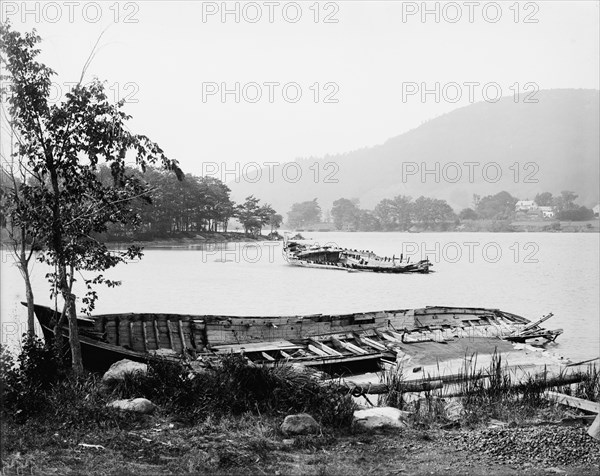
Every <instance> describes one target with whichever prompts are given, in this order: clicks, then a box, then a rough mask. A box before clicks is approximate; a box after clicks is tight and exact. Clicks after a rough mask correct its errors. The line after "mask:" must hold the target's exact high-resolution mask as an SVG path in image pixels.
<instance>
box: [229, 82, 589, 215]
mask: <svg viewBox="0 0 600 476" xmlns="http://www.w3.org/2000/svg"><path fill="white" fill-rule="evenodd" d="M536 98H537V99H538V102H537V103H526V102H524V101H523V99H524V98H523V97H520V98H518V101H517V102H515V100H514V98H513V97H505V98H502V99H501V100H500V101H498V102H497V103H488V102H480V103H475V104H471V105H469V106H466V107H462V108H459V109H456V110H454V111H452V112H450V113H447V114H445V115H442V116H440V117H437V118H435V119H432V120H430V121H428V122H427V123H424V124H422V125H421V126H419V127H417V128H415V129H413V130H411V131H408V132H406V133H404V134H401V135H399V136H396V137H393V138H391V139H389V140H388V141H387V142H385V143H384V144H381V145H377V146H374V147H367V148H364V149H360V150H356V151H353V152H348V153H344V154H338V155H334V156H327V157H323V158H318V159H313V158H310V159H298V160H296V161H295V162H296V163H295V164H294V165H290V166H288V168H287V170H286V171H287V175H288V177H289V178H290V179H291V180H284V179H283V178H282V174H281V168H279V169H278V170H277V173H276V174H274V177H275V180H274V181H273V183H269V180H268V178H267V177H268V173H267V171H265V173H263V175H262V179H261V180H260V181H258V182H256V183H251V182H250V181H244V180H241V181H240V183H237V184H231V188H232V192H233V194H234V195H235V197H234V198H236V199H241V198H243V197H245V196H247V195H250V194H255V195H257V196H259V197H261V199H263V200H265V201H266V202H269V203H271V204H272V205H273V207H274V208H275V209H276V210H278V211H279V212H281V213H287V211H288V210H289V208H290V205H291V204H292V203H294V202H300V201H305V200H312V199H313V198H315V197H318V198H319V203H320V204H321V207H322V208H323V209H327V208H330V207H331V203H332V202H333V201H334V200H336V199H338V198H340V197H346V198H358V199H359V200H360V204H361V207H364V208H371V207H373V206H374V205H376V204H377V202H379V201H380V200H381V199H383V198H388V197H393V196H395V195H398V194H404V195H410V196H412V197H413V198H416V197H418V196H420V195H425V196H430V197H433V198H440V199H445V200H447V201H448V203H450V205H452V206H453V207H454V208H455V210H457V211H458V210H459V209H461V208H464V207H468V206H470V205H471V203H472V197H473V194H479V195H482V196H483V195H491V194H495V193H497V192H499V191H501V190H506V191H508V192H510V193H511V194H513V195H515V196H517V197H518V198H521V199H527V198H530V199H533V197H534V196H535V194H536V193H539V192H542V191H550V192H552V193H554V194H557V193H559V192H560V191H561V190H573V191H575V192H576V193H578V194H579V197H580V198H579V200H578V202H579V203H580V204H583V205H586V206H590V207H591V206H593V205H595V204H596V203H598V199H599V174H600V170H599V157H600V150H599V149H600V148H599V131H600V124H599V104H600V98H599V91H597V90H574V89H562V90H546V91H540V92H539V93H537V95H536ZM315 163H316V164H317V167H315ZM317 168H318V170H319V171H320V173H319V177H318V179H317V180H316V176H315V170H316V169H317ZM299 170H301V171H302V178H301V179H300V180H298V181H297V182H295V183H293V180H294V179H295V177H296V175H297V172H298V171H299Z"/></svg>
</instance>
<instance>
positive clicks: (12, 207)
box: [0, 134, 39, 335]
mask: <svg viewBox="0 0 600 476" xmlns="http://www.w3.org/2000/svg"><path fill="white" fill-rule="evenodd" d="M12 145H13V144H12V134H11V157H10V160H6V161H5V163H6V165H7V167H6V168H4V167H2V168H1V169H0V210H1V211H2V214H1V223H0V224H1V226H2V228H4V229H5V230H6V231H7V234H8V244H9V246H10V249H11V251H12V253H13V255H14V257H15V262H16V265H17V268H18V269H19V272H20V273H21V276H22V277H23V281H24V282H25V296H26V301H27V333H28V334H30V335H35V315H34V307H33V306H34V302H35V301H34V296H33V287H32V286H31V276H30V272H29V265H30V263H31V259H32V258H33V253H34V252H35V250H36V249H37V248H38V247H39V244H38V231H37V230H36V228H35V227H32V223H31V222H29V220H28V218H27V197H26V195H25V193H26V190H24V188H23V184H24V182H25V180H26V171H25V168H24V166H23V162H22V161H21V160H20V159H19V158H15V157H14V154H13V152H12ZM2 159H3V161H4V159H5V158H4V157H2ZM15 159H16V160H15Z"/></svg>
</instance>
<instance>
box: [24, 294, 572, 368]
mask: <svg viewBox="0 0 600 476" xmlns="http://www.w3.org/2000/svg"><path fill="white" fill-rule="evenodd" d="M35 314H36V317H37V319H38V321H39V322H40V324H41V326H42V330H43V333H44V338H45V339H46V342H51V341H52V340H53V339H54V331H53V329H54V325H55V322H56V319H57V318H58V317H59V314H58V313H57V312H56V311H54V310H53V309H51V308H48V307H45V306H40V305H36V306H35ZM545 319H547V316H545V317H544V318H542V320H540V321H537V322H533V323H532V322H530V321H528V320H527V319H525V318H523V317H520V316H517V315H515V314H511V313H508V312H503V311H500V310H498V309H484V308H458V307H439V306H434V307H425V308H420V309H400V310H391V311H376V312H361V313H352V314H334V315H324V314H316V315H305V316H280V317H241V316H217V315H182V314H161V313H145V314H140V313H124V314H104V315H98V316H93V317H79V318H78V329H79V335H80V341H81V347H82V357H83V362H84V366H85V367H86V368H88V369H90V370H96V371H103V370H106V369H107V368H108V367H109V366H110V365H111V364H113V363H114V362H117V361H119V360H121V359H131V360H136V361H146V360H148V359H152V358H157V357H162V358H167V359H181V358H185V359H187V360H189V361H191V362H203V361H205V360H206V359H211V358H213V357H215V356H218V355H220V354H221V355H222V354H227V353H237V354H242V355H243V356H244V357H245V358H246V359H247V360H248V361H249V362H251V363H253V364H257V365H274V364H276V363H278V362H282V361H287V362H291V363H294V364H299V365H301V366H304V367H316V368H317V369H319V370H324V371H327V372H329V373H331V374H344V373H345V374H348V373H360V372H365V371H369V370H377V369H379V368H381V366H382V365H386V364H387V365H389V364H394V363H398V362H407V361H411V362H412V365H413V366H414V367H415V368H416V367H418V366H422V364H423V362H424V358H423V357H427V355H428V353H429V354H430V352H429V351H428V349H433V348H434V347H435V348H436V349H438V350H439V349H442V350H443V352H445V353H442V354H439V355H441V356H442V357H443V359H448V360H450V359H460V358H462V357H464V355H465V353H466V352H467V353H468V352H469V350H468V349H469V348H471V349H472V350H473V351H477V352H484V353H487V354H491V353H492V352H494V351H495V348H498V347H502V348H503V349H513V348H514V347H515V346H519V345H521V346H522V345H523V344H517V343H514V342H513V341H515V340H523V341H528V340H531V339H539V338H540V336H542V338H543V337H544V335H545V334H544V332H546V333H547V336H546V339H545V340H548V341H551V340H554V339H555V338H556V336H557V335H558V334H560V333H561V332H562V331H561V330H555V331H544V330H543V329H541V328H540V327H539V323H540V322H542V321H543V320H545ZM61 332H62V333H63V335H68V328H67V327H65V328H63V329H61ZM529 336H531V337H529ZM425 360H426V359H425Z"/></svg>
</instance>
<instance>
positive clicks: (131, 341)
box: [129, 321, 134, 349]
mask: <svg viewBox="0 0 600 476" xmlns="http://www.w3.org/2000/svg"><path fill="white" fill-rule="evenodd" d="M129 346H130V347H131V348H132V349H133V348H134V347H133V321H129Z"/></svg>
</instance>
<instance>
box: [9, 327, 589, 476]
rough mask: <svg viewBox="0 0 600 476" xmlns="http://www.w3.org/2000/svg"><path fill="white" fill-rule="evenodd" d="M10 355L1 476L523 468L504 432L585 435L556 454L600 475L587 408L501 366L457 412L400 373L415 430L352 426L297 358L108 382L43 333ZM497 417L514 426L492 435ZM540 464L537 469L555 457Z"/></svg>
mask: <svg viewBox="0 0 600 476" xmlns="http://www.w3.org/2000/svg"><path fill="white" fill-rule="evenodd" d="M1 356H2V358H1V359H0V364H1V365H0V377H1V383H2V390H3V392H2V398H3V401H2V432H1V434H2V441H1V443H2V464H3V466H2V472H1V473H0V474H3V475H4V474H7V475H8V474H115V475H116V474H119V475H121V474H282V475H283V474H320V475H334V474H369V473H371V474H430V473H433V474H457V473H458V472H462V473H463V474H484V473H485V474H521V472H522V469H523V464H525V463H524V462H523V461H529V460H525V459H523V458H528V455H527V454H526V453H525V454H524V455H521V456H519V454H518V453H519V448H516V449H514V450H511V451H512V452H513V453H515V455H512V454H511V457H510V458H508V457H505V456H504V455H502V454H499V453H494V451H500V449H499V447H498V445H496V444H495V443H494V441H495V440H494V439H497V438H504V439H507V438H510V440H511V441H512V440H513V439H514V438H516V437H519V436H520V435H521V437H522V435H526V436H527V435H529V436H527V437H528V438H530V439H533V440H535V441H544V438H546V439H548V441H550V440H551V439H552V438H556V437H557V435H558V436H559V437H560V438H562V440H561V441H562V442H563V443H562V444H565V441H566V439H568V438H570V439H573V438H575V440H576V441H575V442H574V443H573V444H574V445H576V447H577V448H578V449H577V451H572V452H571V453H569V454H572V455H573V457H572V458H571V459H568V458H567V459H566V460H565V459H560V460H557V461H559V462H560V464H561V466H560V467H561V468H566V469H568V470H569V471H571V472H573V474H595V468H596V467H595V466H594V464H596V465H597V463H598V461H597V460H598V452H597V450H598V449H599V446H598V444H597V443H596V442H594V441H593V440H591V439H590V438H589V437H587V435H585V434H584V433H585V430H584V428H583V426H580V427H578V428H573V427H570V426H569V427H562V426H560V422H561V421H562V420H564V419H565V417H570V418H571V419H573V417H576V418H582V417H581V416H576V415H575V414H574V413H573V412H571V411H565V410H563V409H561V408H559V407H557V406H556V405H553V404H550V403H548V402H547V401H545V400H543V399H542V398H541V393H542V392H543V390H540V389H539V388H538V389H537V390H536V388H537V387H536V388H534V385H533V384H532V385H531V386H528V388H527V392H525V393H523V392H516V391H515V392H513V391H510V390H509V388H508V387H509V385H508V384H509V383H510V381H509V380H507V377H506V376H505V375H504V374H503V373H502V371H500V370H499V369H500V367H499V366H498V365H496V366H495V367H494V369H492V368H490V371H493V373H494V375H497V376H499V379H496V380H493V379H492V381H491V383H490V384H486V385H484V384H482V383H481V382H482V380H483V379H474V380H473V381H471V382H469V380H470V379H465V382H464V383H463V384H461V385H463V388H464V389H465V390H468V394H467V395H466V396H465V397H464V398H462V399H461V404H462V406H463V409H462V411H461V412H460V415H459V416H458V418H453V417H452V415H450V412H449V411H448V410H449V408H450V407H448V405H446V404H445V401H444V399H443V398H442V397H441V396H440V395H439V394H436V393H435V392H433V391H432V392H428V393H427V392H426V393H425V394H424V397H423V398H419V399H413V400H410V399H408V398H406V397H407V395H408V394H404V393H403V392H402V382H401V381H396V384H399V385H396V387H395V389H396V390H394V391H393V392H390V393H389V394H388V395H385V396H384V397H383V400H382V402H380V403H382V404H387V405H392V406H397V407H402V408H403V409H405V410H409V411H410V417H409V425H408V426H407V427H406V428H404V429H387V430H385V429H384V430H379V431H378V432H365V431H359V430H357V429H355V428H353V427H352V424H351V423H352V415H353V412H354V410H355V409H356V404H355V401H354V399H353V398H352V397H351V396H350V395H349V394H348V393H346V392H341V391H340V390H339V387H338V386H337V385H335V382H334V383H333V384H329V385H327V384H324V383H323V382H319V381H317V380H315V379H314V378H313V377H309V376H308V375H307V374H305V373H303V372H298V371H296V370H294V369H292V368H291V367H289V366H280V367H275V368H270V369H267V368H261V367H252V366H248V365H247V364H246V363H245V362H244V361H243V360H242V359H240V358H239V357H235V356H227V357H224V358H223V359H222V360H220V361H218V362H217V363H216V364H215V366H214V368H213V369H212V370H210V371H207V372H206V373H202V374H194V373H192V372H190V371H189V369H187V368H186V367H185V366H182V365H177V364H173V363H167V362H160V361H159V362H151V363H149V369H148V373H147V374H146V375H140V374H136V375H133V376H130V377H128V378H126V379H125V380H124V381H122V382H119V383H112V384H106V383H103V382H102V380H101V378H100V376H98V375H94V374H86V375H84V376H80V377H75V376H72V375H71V374H69V373H68V372H64V371H61V370H60V365H59V362H57V360H56V358H55V357H54V352H53V351H52V349H48V348H46V347H45V346H44V345H43V344H42V342H40V341H39V340H37V339H33V338H27V339H25V341H24V343H23V349H22V352H21V353H20V354H19V356H17V357H16V358H15V357H13V356H12V355H11V354H10V353H8V352H6V351H3V352H2V353H1ZM393 375H394V374H388V375H387V377H386V378H388V379H389V378H393ZM473 377H475V375H473ZM494 378H495V377H494ZM488 381H489V380H488ZM389 383H392V382H389ZM468 386H471V388H467V387H468ZM599 388H600V379H599V374H598V370H597V368H595V367H591V368H590V369H589V371H588V372H587V377H586V379H585V380H584V381H583V382H582V383H581V384H579V385H578V386H574V387H573V388H572V392H573V393H575V394H577V395H580V396H583V397H586V398H590V397H593V398H594V399H595V400H596V401H597V400H598V394H599ZM563 390H564V389H563ZM129 397H146V398H149V399H150V400H152V402H154V403H155V404H157V405H158V409H157V410H156V411H155V412H154V413H153V414H151V415H139V414H134V413H128V412H120V411H118V410H115V409H112V408H109V407H107V406H106V404H107V403H108V402H110V401H113V400H114V399H119V398H129ZM538 397H540V398H538ZM300 412H307V413H310V414H311V415H312V416H313V417H315V419H316V420H317V421H318V422H319V424H320V426H321V431H320V432H319V433H318V434H315V435H306V436H296V437H289V436H286V435H284V434H282V433H281V431H280V429H279V426H280V425H281V423H282V421H283V419H284V417H285V416H286V415H288V414H291V413H300ZM497 420H502V421H501V422H499V421H497ZM490 424H501V425H503V427H504V428H506V429H507V430H502V431H501V432H499V433H498V434H495V433H490V431H492V430H489V425H490ZM532 425H533V426H532ZM540 425H542V426H540ZM544 425H545V426H544ZM557 425H558V426H557ZM506 431H513V432H516V433H515V434H514V435H513V436H510V435H509V436H507V433H506ZM532 431H533V432H535V435H534V436H531V435H530V433H531V432H532ZM505 446H506V445H505ZM475 448H478V449H477V450H475ZM592 450H595V451H596V452H595V453H594V452H593V451H592ZM556 451H558V449H557V450H556ZM519 458H521V459H519ZM544 458H546V457H545V456H544ZM594 458H595V459H594ZM532 461H535V460H533V459H532ZM592 463H593V464H592ZM528 464H529V466H527V468H528V474H534V475H535V474H546V469H547V468H549V467H552V466H554V465H555V464H554V462H553V460H548V459H539V460H538V462H537V463H536V464H533V463H528ZM557 464H558V463H557Z"/></svg>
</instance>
